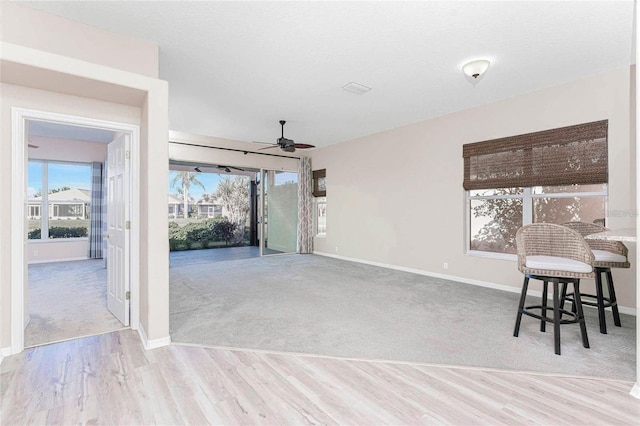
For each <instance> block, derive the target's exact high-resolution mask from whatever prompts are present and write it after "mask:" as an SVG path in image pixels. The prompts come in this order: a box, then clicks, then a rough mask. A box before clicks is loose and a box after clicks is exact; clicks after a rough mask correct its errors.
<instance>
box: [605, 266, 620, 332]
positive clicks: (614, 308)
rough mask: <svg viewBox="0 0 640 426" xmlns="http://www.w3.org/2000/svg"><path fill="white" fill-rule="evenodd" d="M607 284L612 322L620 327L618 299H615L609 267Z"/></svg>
mask: <svg viewBox="0 0 640 426" xmlns="http://www.w3.org/2000/svg"><path fill="white" fill-rule="evenodd" d="M607 284H608V285H609V299H610V300H611V311H612V312H613V323H614V324H615V325H616V326H617V327H622V324H621V323H620V313H619V312H618V299H616V290H615V289H614V288H613V275H611V269H608V270H607Z"/></svg>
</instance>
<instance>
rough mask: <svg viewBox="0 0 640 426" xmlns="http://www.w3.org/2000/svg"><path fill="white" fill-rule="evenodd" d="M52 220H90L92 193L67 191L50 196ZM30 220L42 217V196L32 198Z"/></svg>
mask: <svg viewBox="0 0 640 426" xmlns="http://www.w3.org/2000/svg"><path fill="white" fill-rule="evenodd" d="M47 198H48V204H49V209H48V210H49V218H50V219H89V205H90V203H91V191H89V190H88V189H77V188H73V189H67V190H65V191H59V192H54V193H51V194H48V196H47ZM28 204H29V205H28V217H29V219H40V217H41V216H42V196H41V195H40V196H37V197H30V198H29V203H28Z"/></svg>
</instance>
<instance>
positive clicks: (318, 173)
mask: <svg viewBox="0 0 640 426" xmlns="http://www.w3.org/2000/svg"><path fill="white" fill-rule="evenodd" d="M326 195H327V169H321V170H314V171H313V196H314V197H325V196H326Z"/></svg>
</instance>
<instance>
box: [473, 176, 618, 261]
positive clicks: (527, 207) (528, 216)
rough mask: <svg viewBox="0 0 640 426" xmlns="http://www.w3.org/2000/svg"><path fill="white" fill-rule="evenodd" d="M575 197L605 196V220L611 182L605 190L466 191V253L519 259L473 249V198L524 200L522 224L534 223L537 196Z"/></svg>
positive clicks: (514, 256)
mask: <svg viewBox="0 0 640 426" xmlns="http://www.w3.org/2000/svg"><path fill="white" fill-rule="evenodd" d="M574 197H604V213H605V221H606V218H607V212H608V210H609V207H608V199H609V184H606V185H605V189H604V191H592V192H557V193H542V194H534V193H533V188H532V187H523V191H522V193H521V194H513V195H474V196H472V195H471V191H465V198H466V202H465V208H466V213H465V218H466V220H465V233H464V234H465V253H466V254H468V255H471V256H478V257H488V258H492V259H503V260H513V261H516V260H518V256H517V255H516V254H511V253H495V252H491V251H481V250H471V248H470V247H471V201H472V200H499V199H511V198H513V199H521V200H522V225H523V226H524V225H528V224H530V223H533V200H534V199H535V198H574Z"/></svg>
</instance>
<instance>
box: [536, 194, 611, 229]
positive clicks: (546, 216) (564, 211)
mask: <svg viewBox="0 0 640 426" xmlns="http://www.w3.org/2000/svg"><path fill="white" fill-rule="evenodd" d="M604 217H605V197H567V198H534V199H533V222H534V223H539V222H547V223H564V222H572V221H581V222H593V223H598V224H600V225H603V226H604Z"/></svg>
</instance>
